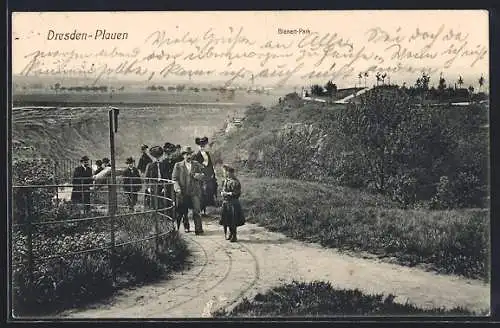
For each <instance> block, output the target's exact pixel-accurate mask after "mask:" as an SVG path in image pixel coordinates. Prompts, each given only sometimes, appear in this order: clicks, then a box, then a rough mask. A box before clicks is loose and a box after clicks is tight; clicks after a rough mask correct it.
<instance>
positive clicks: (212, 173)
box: [193, 150, 215, 178]
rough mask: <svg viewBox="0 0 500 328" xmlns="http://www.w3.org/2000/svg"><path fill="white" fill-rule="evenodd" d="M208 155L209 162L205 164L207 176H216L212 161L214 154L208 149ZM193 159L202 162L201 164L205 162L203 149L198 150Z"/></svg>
mask: <svg viewBox="0 0 500 328" xmlns="http://www.w3.org/2000/svg"><path fill="white" fill-rule="evenodd" d="M206 153H207V157H208V164H207V166H205V165H203V166H204V167H205V175H206V176H207V178H215V170H214V164H213V162H212V156H211V155H210V153H209V152H208V151H207V152H206ZM193 159H194V160H196V161H198V162H200V164H203V161H204V159H203V155H202V154H201V150H198V151H197V152H196V154H195V155H194V156H193Z"/></svg>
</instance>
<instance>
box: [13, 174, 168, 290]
mask: <svg viewBox="0 0 500 328" xmlns="http://www.w3.org/2000/svg"><path fill="white" fill-rule="evenodd" d="M117 178H118V179H119V180H123V177H121V176H120V177H117ZM59 180H61V179H59ZM64 180H66V179H64ZM141 180H142V183H140V184H130V183H127V184H124V181H121V182H120V183H116V184H111V183H99V184H96V183H92V184H74V185H73V184H69V183H56V184H50V185H15V186H13V187H12V188H13V198H14V199H13V213H12V214H13V215H12V236H13V249H12V254H13V257H12V266H13V267H16V266H17V267H24V270H23V271H24V273H25V274H28V283H29V285H30V286H31V285H32V284H33V271H34V269H36V268H37V265H39V263H43V262H47V261H51V260H57V259H62V258H69V257H73V256H77V255H82V254H87V253H94V252H102V251H108V252H109V255H110V257H109V258H110V265H111V270H112V275H113V277H112V279H113V281H114V282H115V281H116V263H117V260H119V259H117V258H116V256H117V255H116V249H117V248H118V247H123V246H126V245H131V244H138V243H145V242H148V241H151V240H154V242H155V252H156V253H157V254H158V252H159V247H160V241H161V239H162V238H165V237H166V236H168V235H169V234H171V233H172V232H173V231H175V223H174V222H175V216H176V214H175V213H176V211H175V194H174V191H173V181H171V180H166V179H148V178H141ZM135 186H137V187H141V190H142V191H141V190H138V191H131V188H132V187H135ZM70 195H71V196H70ZM140 198H142V201H140ZM135 201H136V204H135V206H132V205H134V204H133V203H134V202H135ZM138 222H139V223H140V224H137V223H138ZM92 224H94V225H96V224H98V226H97V227H94V229H93V230H92V231H94V232H96V233H99V236H101V237H103V238H104V243H103V244H101V245H97V246H96V245H91V246H90V247H88V245H87V247H85V246H84V247H83V248H80V249H75V250H74V251H69V252H58V249H57V246H54V247H53V248H52V251H53V252H52V253H49V254H47V253H45V252H46V251H47V250H46V249H45V248H43V247H41V246H39V245H40V242H44V241H46V240H39V239H37V237H41V238H45V239H54V241H55V240H56V239H58V240H59V241H60V240H61V239H62V236H61V235H59V234H61V232H60V230H61V229H63V228H68V230H70V231H71V228H72V227H73V228H75V231H77V230H78V231H82V230H83V231H84V233H85V231H87V230H86V229H88V228H89V227H91V225H92ZM76 227H79V229H80V230H79V229H77V228H76ZM67 237H69V238H70V239H71V238H73V239H76V238H78V236H77V233H76V232H75V233H73V235H72V234H71V233H69V234H68V236H66V238H67ZM127 237H128V238H127ZM16 238H17V240H14V239H16ZM20 240H21V241H22V242H21V244H22V245H19V241H20ZM16 243H18V244H17V247H15V245H16ZM76 244H78V243H76V242H75V245H76ZM37 245H38V246H37ZM37 247H38V248H37Z"/></svg>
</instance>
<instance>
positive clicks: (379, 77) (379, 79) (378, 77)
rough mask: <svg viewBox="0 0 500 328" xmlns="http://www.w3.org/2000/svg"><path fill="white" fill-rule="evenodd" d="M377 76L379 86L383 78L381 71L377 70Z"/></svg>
mask: <svg viewBox="0 0 500 328" xmlns="http://www.w3.org/2000/svg"><path fill="white" fill-rule="evenodd" d="M375 78H376V79H377V86H378V83H379V82H380V81H381V80H382V77H381V74H380V72H377V74H375Z"/></svg>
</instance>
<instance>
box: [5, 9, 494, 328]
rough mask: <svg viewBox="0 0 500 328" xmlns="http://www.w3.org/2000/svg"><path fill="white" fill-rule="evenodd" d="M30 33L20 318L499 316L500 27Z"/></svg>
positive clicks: (243, 18)
mask: <svg viewBox="0 0 500 328" xmlns="http://www.w3.org/2000/svg"><path fill="white" fill-rule="evenodd" d="M11 23H12V30H11V35H10V37H11V44H12V47H11V58H12V66H11V73H12V84H11V86H10V87H11V90H10V93H11V95H12V107H11V108H10V115H9V122H8V124H9V125H10V137H11V138H10V143H9V147H10V155H11V174H10V183H11V188H10V203H11V209H10V210H11V211H10V217H9V240H8V242H9V256H8V258H9V262H10V263H9V264H10V266H9V274H10V281H9V294H10V299H9V312H10V316H11V319H12V320H16V319H28V320H31V319H51V320H52V319H60V320H75V319H78V320H82V319H120V320H123V319H146V320H147V319H192V320H194V319H199V318H204V319H214V320H227V319H245V318H263V319H266V318H268V319H269V318H306V319H312V318H336V317H342V318H354V317H356V318H357V317H362V318H370V317H373V318H383V317H394V316H398V317H401V316H402V317H403V318H411V317H422V316H430V317H437V316H439V317H443V316H444V317H447V316H449V317H457V316H458V317H486V316H489V315H490V266H491V265H490V263H491V258H490V244H491V241H490V183H489V181H490V167H489V159H490V146H489V139H490V124H489V114H490V106H489V99H490V98H489V97H490V96H489V95H490V90H489V89H490V86H489V70H490V62H489V58H490V53H489V50H490V49H489V13H488V11H485V10H399V11H391V10H349V11H345V10H344V11H340V10H336V11H333V10H332V11H324V10H322V11H321V10H318V11H198V12H195V11H163V12H162V11H155V12H153V11H151V12H147V11H142V12H138V11H137V12H133V11H130V12H126V11H122V12H102V11H101V12H13V13H12V15H11Z"/></svg>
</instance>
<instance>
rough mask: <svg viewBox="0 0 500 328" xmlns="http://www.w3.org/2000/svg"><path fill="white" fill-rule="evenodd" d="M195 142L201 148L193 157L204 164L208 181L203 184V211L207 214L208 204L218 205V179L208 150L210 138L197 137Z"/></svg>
mask: <svg viewBox="0 0 500 328" xmlns="http://www.w3.org/2000/svg"><path fill="white" fill-rule="evenodd" d="M195 143H196V144H197V145H198V147H199V150H198V152H196V154H195V155H194V157H193V159H194V160H196V161H198V162H200V163H201V164H203V167H204V168H205V172H204V174H205V177H206V181H204V182H203V185H202V199H201V211H202V212H203V214H204V215H206V208H207V206H216V197H217V179H216V177H215V169H214V164H213V162H212V156H211V155H210V153H209V152H208V151H207V150H206V146H207V144H208V138H207V137H203V138H195Z"/></svg>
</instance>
